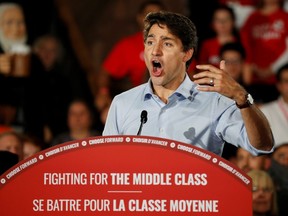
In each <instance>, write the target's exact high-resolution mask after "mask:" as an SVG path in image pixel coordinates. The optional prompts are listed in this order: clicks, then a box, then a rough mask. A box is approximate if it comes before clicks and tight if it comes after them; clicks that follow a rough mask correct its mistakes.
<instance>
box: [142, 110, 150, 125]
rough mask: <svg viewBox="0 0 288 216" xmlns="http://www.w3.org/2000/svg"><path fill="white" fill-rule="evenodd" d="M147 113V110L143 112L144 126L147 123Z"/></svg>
mask: <svg viewBox="0 0 288 216" xmlns="http://www.w3.org/2000/svg"><path fill="white" fill-rule="evenodd" d="M147 114H148V113H147V111H146V110H143V111H142V112H141V122H143V123H144V124H145V123H146V122H147V119H148V118H147Z"/></svg>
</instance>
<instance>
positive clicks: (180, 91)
mask: <svg viewBox="0 0 288 216" xmlns="http://www.w3.org/2000/svg"><path fill="white" fill-rule="evenodd" d="M144 44H145V51H144V58H145V63H146V66H147V68H148V70H149V73H150V79H149V81H148V82H147V83H145V84H143V85H140V86H137V87H135V88H132V89H130V90H128V91H126V92H123V93H121V94H120V95H117V96H116V97H114V99H113V101H112V104H111V107H110V110H109V113H108V117H107V120H106V125H105V128H104V131H103V135H104V136H106V135H136V134H138V135H140V134H141V135H145V136H154V137H162V138H167V139H173V140H177V141H180V142H184V143H190V144H192V145H195V146H197V147H200V148H203V149H206V150H209V151H211V152H214V153H215V154H217V155H221V154H222V149H223V145H224V142H225V141H226V142H228V143H232V144H234V145H236V146H241V147H243V148H244V149H246V150H248V151H249V152H251V153H252V154H254V155H259V154H266V153H270V152H272V151H273V148H274V140H273V136H272V133H271V130H270V127H269V124H268V121H267V120H266V118H265V117H264V115H263V114H262V112H261V111H260V110H259V109H258V108H257V107H256V105H255V104H253V99H252V97H251V95H250V94H248V93H247V92H246V90H245V89H244V88H243V87H242V86H241V85H240V84H239V83H237V82H236V81H235V80H234V79H233V78H232V77H231V76H230V75H229V74H228V73H227V72H226V71H225V62H224V61H222V62H221V63H220V68H216V67H214V66H212V65H197V69H198V70H199V73H197V74H195V75H194V76H193V79H194V81H191V80H190V78H189V76H188V75H187V73H186V71H187V68H188V67H189V65H190V63H191V61H192V57H193V53H194V52H195V50H196V46H197V33H196V28H195V26H194V24H193V23H192V22H191V20H190V19H188V18H187V17H185V16H183V15H180V14H176V13H171V12H156V13H150V14H148V15H147V16H146V18H145V28H144ZM143 110H145V111H147V113H146V114H147V116H146V114H145V112H143ZM140 121H141V126H140ZM137 131H138V133H137Z"/></svg>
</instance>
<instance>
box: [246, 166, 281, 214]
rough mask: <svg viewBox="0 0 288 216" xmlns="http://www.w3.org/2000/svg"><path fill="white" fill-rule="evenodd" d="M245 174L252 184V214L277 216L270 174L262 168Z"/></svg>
mask: <svg viewBox="0 0 288 216" xmlns="http://www.w3.org/2000/svg"><path fill="white" fill-rule="evenodd" d="M247 174H248V175H249V176H250V177H251V178H252V184H253V205H252V208H253V216H277V215H278V209H277V198H276V191H275V186H274V183H273V180H272V178H271V176H270V175H269V174H268V172H266V171H263V170H251V171H249V172H248V173H247Z"/></svg>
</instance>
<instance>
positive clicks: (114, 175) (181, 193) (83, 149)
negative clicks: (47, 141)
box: [0, 136, 252, 216]
mask: <svg viewBox="0 0 288 216" xmlns="http://www.w3.org/2000/svg"><path fill="white" fill-rule="evenodd" d="M251 185H252V184H251V179H250V177H248V176H247V175H246V174H245V173H243V172H242V171H241V170H240V169H239V168H237V167H235V166H234V165H232V164H231V163H229V162H228V161H226V160H224V159H223V158H221V157H219V156H217V155H215V154H213V153H211V152H208V151H206V150H203V149H200V148H197V147H195V146H192V145H188V144H184V143H181V142H177V141H175V140H167V139H161V138H156V137H147V136H107V137H106V136H103V137H102V136H101V137H91V138H88V139H84V140H77V141H72V142H67V143H63V144H61V145H58V146H55V147H52V148H49V149H47V150H44V151H42V152H40V153H38V154H36V155H34V156H32V157H30V158H28V159H26V160H24V161H21V162H20V163H18V164H16V165H15V166H14V167H12V168H11V169H9V170H8V171H7V172H5V173H4V174H3V175H2V176H0V194H1V196H0V203H1V206H2V207H1V208H0V215H3V216H6V215H7V216H8V215H9V216H14V215H15V216H16V215H29V216H31V215H49V216H51V215H59V216H60V215H61V216H65V215H125V216H127V215H145V216H146V215H201V216H202V215H221V216H223V215H224V216H225V215H227V216H231V215H233V216H243V215H245V216H249V215H252V192H251V188H252V186H251Z"/></svg>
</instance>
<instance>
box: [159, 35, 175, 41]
mask: <svg viewBox="0 0 288 216" xmlns="http://www.w3.org/2000/svg"><path fill="white" fill-rule="evenodd" d="M160 38H161V40H175V38H171V37H168V36H161V37H160Z"/></svg>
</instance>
